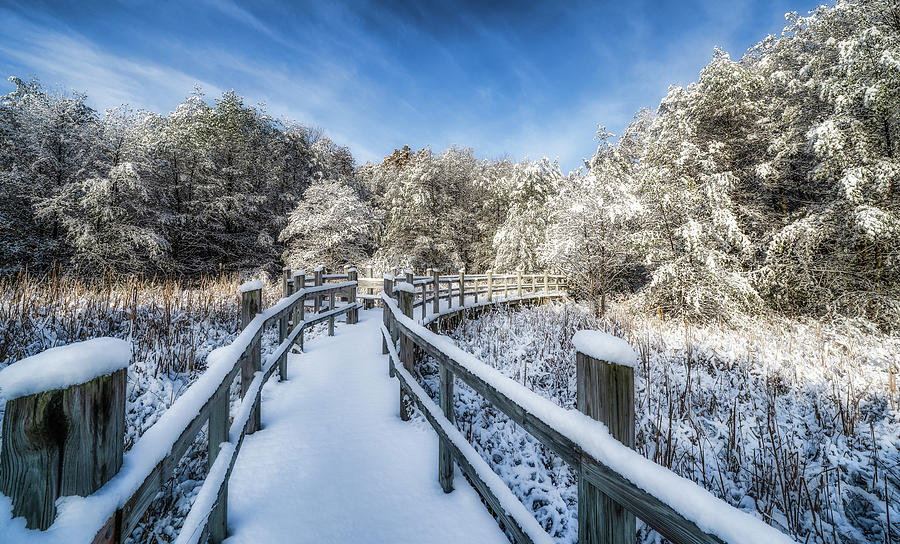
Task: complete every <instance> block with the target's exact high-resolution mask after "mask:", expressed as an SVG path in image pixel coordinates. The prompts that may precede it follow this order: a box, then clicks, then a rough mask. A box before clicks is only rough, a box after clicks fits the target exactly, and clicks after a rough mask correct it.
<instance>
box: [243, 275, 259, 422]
mask: <svg viewBox="0 0 900 544" xmlns="http://www.w3.org/2000/svg"><path fill="white" fill-rule="evenodd" d="M240 290H241V329H244V328H246V327H247V325H249V324H250V322H251V321H253V318H254V317H256V314H258V313H259V312H260V311H262V282H261V281H248V282H247V283H245V284H243V285H241V287H240ZM260 332H261V331H260ZM261 336H262V334H261V333H260V334H257V335H256V337H255V338H254V339H253V341H252V344H251V345H250V353H249V354H247V355H245V356H244V357H243V360H242V362H241V398H244V395H245V394H246V393H247V390H248V389H249V388H250V382H252V381H253V374H255V373H256V371H258V370H262V354H261V352H260V342H261V338H260V337H261ZM250 419H251V420H252V422H251V423H250V426H249V431H248V434H249V433H253V432H256V431H257V430H258V429H260V427H261V424H260V406H259V398H257V399H256V402H255V403H254V404H253V408H252V411H251V412H250Z"/></svg>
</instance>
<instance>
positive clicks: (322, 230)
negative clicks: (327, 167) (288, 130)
mask: <svg viewBox="0 0 900 544" xmlns="http://www.w3.org/2000/svg"><path fill="white" fill-rule="evenodd" d="M378 228H379V218H378V216H377V214H376V213H375V211H374V210H373V209H372V208H371V206H369V204H368V203H366V202H365V201H364V200H363V199H361V198H360V195H359V194H358V193H357V191H356V190H355V189H353V188H352V187H350V186H349V185H347V184H346V183H345V182H343V181H341V180H337V179H324V180H319V181H315V182H313V184H312V185H310V186H309V188H308V189H307V190H306V191H305V192H304V193H303V200H301V201H300V203H299V204H298V205H297V207H296V208H295V209H294V211H292V212H291V214H290V217H289V218H288V222H287V226H286V227H285V228H284V230H283V231H281V234H280V235H279V240H280V241H281V242H282V243H283V244H284V245H285V250H284V254H283V256H282V259H283V261H284V263H285V264H286V265H288V266H290V267H292V268H294V269H299V268H304V267H313V266H316V265H319V264H324V265H325V266H327V267H329V268H332V269H335V268H338V269H339V268H340V267H342V266H343V265H347V264H360V263H362V262H365V261H367V260H368V258H369V257H370V256H371V255H372V252H373V251H374V242H375V235H376V233H377V231H378Z"/></svg>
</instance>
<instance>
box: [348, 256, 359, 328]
mask: <svg viewBox="0 0 900 544" xmlns="http://www.w3.org/2000/svg"><path fill="white" fill-rule="evenodd" d="M347 281H359V272H358V271H357V270H356V269H355V268H352V267H351V268H350V269H348V270H347ZM357 287H359V284H357V285H356V286H354V287H353V288H352V289H350V296H349V297H347V298H348V300H347V302H348V303H350V304H356V289H357ZM347 323H348V324H350V325H354V324H356V323H359V308H354V309H352V310H350V311H349V312H347Z"/></svg>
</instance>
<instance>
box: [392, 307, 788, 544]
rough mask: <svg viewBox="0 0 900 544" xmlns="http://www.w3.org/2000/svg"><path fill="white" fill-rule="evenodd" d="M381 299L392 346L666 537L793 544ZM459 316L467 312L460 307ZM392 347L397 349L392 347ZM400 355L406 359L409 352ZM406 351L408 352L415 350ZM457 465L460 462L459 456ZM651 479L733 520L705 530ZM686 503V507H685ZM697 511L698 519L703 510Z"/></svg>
mask: <svg viewBox="0 0 900 544" xmlns="http://www.w3.org/2000/svg"><path fill="white" fill-rule="evenodd" d="M382 302H383V305H384V308H385V310H384V312H385V322H386V326H385V329H384V331H383V334H384V335H385V336H384V338H385V343H386V344H390V345H393V342H392V341H391V340H392V338H400V339H401V340H403V341H405V342H411V343H412V344H413V345H415V346H416V347H417V348H418V349H419V350H421V351H422V352H423V353H425V354H427V355H429V356H430V357H432V358H433V359H434V360H435V361H437V362H438V364H439V367H440V368H442V369H446V370H447V371H449V372H450V373H451V375H452V376H455V377H457V378H459V379H460V380H462V381H463V382H464V383H466V384H467V385H468V386H469V387H471V388H472V389H473V390H474V391H475V392H476V393H478V394H479V395H481V396H482V397H483V398H484V399H485V400H487V401H488V402H490V403H491V404H492V405H493V406H494V407H495V408H497V409H498V410H500V411H501V412H503V413H504V414H506V416H507V417H509V419H510V420H512V421H513V422H515V423H517V424H518V425H520V426H522V427H523V428H524V429H525V430H526V431H527V432H529V433H530V434H531V435H533V436H534V437H535V438H537V439H538V440H539V441H540V442H541V443H542V444H543V445H544V446H546V447H547V448H549V449H550V450H551V451H553V452H554V453H556V454H557V455H559V456H560V457H561V458H562V459H563V460H564V461H565V462H566V463H568V464H569V465H570V466H571V468H572V470H573V471H574V472H576V473H577V474H580V476H581V477H582V478H584V479H585V481H586V482H588V483H589V484H591V485H592V486H595V487H596V488H597V489H599V490H600V491H601V492H602V493H603V494H605V495H606V496H608V497H609V498H610V499H612V500H613V501H615V502H616V503H618V504H619V505H621V506H622V507H624V508H625V509H626V510H628V511H629V512H632V513H633V514H634V515H635V516H637V517H638V518H640V519H642V520H643V521H644V522H645V523H647V524H648V525H649V526H650V527H652V528H653V529H655V530H656V531H658V532H659V533H660V534H661V535H663V536H664V537H665V538H668V539H669V540H671V541H672V542H675V543H691V544H693V543H710V544H712V543H718V544H721V543H723V542H725V541H728V542H735V543H737V542H754V541H756V539H757V538H759V537H760V536H761V535H765V539H766V540H767V542H792V540H790V538H788V537H787V535H784V534H783V533H781V532H779V531H777V530H776V529H774V528H773V527H771V526H769V525H767V524H765V523H764V522H763V521H762V520H759V519H757V518H754V517H752V516H750V515H749V514H747V513H745V512H742V511H740V510H738V509H736V508H734V507H732V506H731V505H729V504H727V503H726V502H724V501H722V500H720V499H718V498H716V497H715V496H713V495H712V494H711V493H709V492H708V491H706V490H705V489H703V488H701V487H700V486H698V485H697V484H696V483H694V482H692V481H690V480H687V479H685V478H682V477H680V476H678V475H676V474H675V473H673V472H671V471H668V470H666V469H665V468H663V467H660V466H659V465H656V464H655V463H653V462H652V461H650V460H649V459H646V458H645V457H643V456H642V455H640V454H639V453H637V452H635V451H633V450H630V449H628V448H627V447H625V446H623V445H622V444H621V443H618V442H617V441H615V439H613V438H612V437H610V436H609V431H608V429H607V427H606V426H604V425H603V424H601V423H599V422H597V421H594V420H592V419H589V418H587V417H586V416H585V415H584V414H581V413H579V412H577V411H573V410H566V409H564V408H562V407H560V406H558V405H556V404H554V403H552V402H551V401H549V400H547V399H544V398H543V397H541V396H540V395H538V394H537V393H535V392H533V391H531V390H530V389H528V388H527V387H525V386H524V385H522V384H519V383H518V382H515V381H514V380H512V379H510V378H508V377H506V376H503V375H500V374H498V373H497V372H496V371H495V370H494V369H492V368H490V367H488V366H487V365H485V364H484V363H482V362H480V361H478V360H477V359H476V358H475V357H474V356H472V355H470V354H468V353H465V352H464V351H462V350H461V349H459V348H458V347H456V346H455V345H453V344H452V342H449V341H448V340H447V339H446V337H441V336H440V335H438V334H436V333H435V332H433V331H430V330H428V329H427V328H426V327H425V326H423V325H422V324H419V323H416V322H415V321H414V320H413V319H412V318H411V315H404V313H403V312H401V311H400V308H399V307H398V303H397V302H396V301H395V300H394V299H392V298H391V297H388V296H382ZM457 311H460V310H459V309H457ZM388 347H389V348H390V346H388ZM388 352H389V354H390V357H391V359H392V361H391V365H392V367H394V366H398V365H397V362H398V361H400V360H401V359H403V357H402V356H400V355H398V354H397V353H396V351H391V350H390V349H388ZM400 353H401V354H402V353H403V350H401V351H400ZM407 353H409V350H408V349H407ZM407 357H408V355H407ZM400 366H402V365H400ZM409 366H410V363H409V362H407V363H406V367H407V369H408V368H409ZM398 368H399V366H398ZM396 374H397V375H398V376H399V378H400V381H401V387H402V388H403V389H404V391H406V393H407V394H408V395H410V396H411V397H413V398H414V400H415V401H416V402H417V404H419V405H420V407H422V406H423V405H424V404H427V402H433V401H431V399H430V398H427V399H425V398H417V397H419V396H421V395H422V393H423V392H420V390H417V389H416V388H415V387H413V386H412V384H411V383H410V381H411V380H412V373H408V374H409V375H403V374H401V373H400V372H396ZM412 381H414V380H412ZM404 382H405V383H404ZM416 385H417V384H416ZM510 392H515V398H513V397H512V396H510V394H509V393H510ZM548 414H552V423H551V420H548V419H546V418H545V416H546V415H548ZM440 417H443V416H440ZM426 418H427V419H428V420H429V422H430V423H431V424H432V426H433V427H434V428H435V431H436V432H438V434H439V436H441V439H442V440H447V439H448V437H447V436H446V434H447V433H446V432H445V429H446V427H447V426H448V425H449V420H446V421H440V418H439V417H437V416H436V415H435V414H434V413H433V411H429V413H428V414H426ZM439 428H440V429H439ZM582 429H589V431H590V432H589V433H588V434H589V435H590V436H592V437H593V440H592V439H586V438H585V436H584V434H585V433H584V432H583V431H582ZM442 431H444V432H442ZM597 441H599V443H600V444H602V446H600V447H598V446H597V445H596V443H595V442H597ZM454 455H461V453H459V452H455V453H454ZM623 460H624V461H623ZM457 461H459V459H458V458H457ZM468 461H471V459H469V460H468ZM623 464H628V465H632V466H634V467H646V472H647V473H648V476H647V477H646V478H644V479H643V480H642V479H641V478H640V477H637V480H638V481H632V479H631V478H635V473H636V471H631V472H630V474H629V476H625V475H623V474H622V472H620V471H619V470H617V469H616V468H614V467H613V466H612V465H616V466H622V465H623ZM460 466H461V468H463V470H465V471H466V473H467V475H468V476H469V477H470V479H473V481H475V480H476V479H477V475H476V477H473V475H472V474H470V471H467V470H466V468H465V467H464V466H463V463H460ZM651 474H656V475H657V477H663V478H665V479H666V480H670V481H668V482H666V483H667V484H671V485H674V486H675V487H676V489H678V490H679V492H680V493H681V492H683V493H684V494H685V496H692V497H695V498H697V497H698V498H700V499H702V501H703V502H704V503H705V505H706V506H710V505H711V506H712V507H713V509H714V510H716V511H719V512H722V513H725V514H727V515H726V516H722V518H727V519H719V518H718V517H717V516H715V515H712V516H707V519H706V520H705V522H704V528H701V527H700V526H698V524H697V523H696V522H695V521H693V520H691V519H689V518H688V517H687V516H686V515H685V514H684V513H682V511H680V510H679V509H677V508H675V507H673V506H672V505H671V504H669V502H667V501H666V500H664V498H663V497H660V496H658V495H657V494H656V492H655V491H653V489H654V488H653V486H652V485H648V483H647V482H648V481H650V479H652V477H653V476H652V475H651ZM660 475H661V476H660ZM484 487H485V486H484V485H481V484H478V483H476V488H477V489H478V490H479V492H482V493H483V492H484ZM647 488H650V490H648V489H647ZM484 498H485V501H486V502H487V503H488V504H492V505H493V504H495V503H496V501H497V500H498V499H497V498H496V497H484ZM682 503H684V501H682ZM681 506H682V507H684V504H681ZM694 513H695V514H696V511H695V512H694ZM507 514H509V513H507ZM579 514H581V513H579ZM498 515H499V516H500V518H501V520H502V521H504V524H505V525H506V526H507V527H509V525H508V524H507V523H506V522H507V521H514V526H518V527H521V526H522V525H523V523H525V521H523V520H521V519H515V520H507V519H506V518H505V517H504V515H503V514H498ZM735 519H739V521H740V523H738V524H737V525H739V526H742V527H750V528H751V529H752V530H751V531H741V527H734V526H732V524H733V522H734V520H735ZM515 533H516V532H515V531H514V534H515ZM517 536H518V537H520V538H522V542H533V541H535V540H534V539H531V538H530V537H529V536H528V535H525V534H519V535H517Z"/></svg>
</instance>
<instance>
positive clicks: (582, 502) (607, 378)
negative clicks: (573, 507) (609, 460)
mask: <svg viewBox="0 0 900 544" xmlns="http://www.w3.org/2000/svg"><path fill="white" fill-rule="evenodd" d="M576 383H577V400H576V403H577V406H578V410H579V411H581V412H582V413H584V414H586V415H588V416H590V417H592V418H594V419H596V420H598V421H600V422H602V423H604V424H605V425H606V426H607V428H608V429H609V432H610V434H611V435H612V436H613V438H615V439H616V440H618V441H620V442H622V443H623V444H625V445H626V446H628V447H629V448H634V368H632V367H630V366H626V365H619V364H614V363H609V362H606V361H601V360H599V359H595V358H593V357H590V356H589V355H587V354H585V353H583V352H582V351H581V349H578V351H577V352H576ZM635 530H636V528H635V517H634V514H632V513H630V512H628V511H627V510H625V508H623V507H622V506H620V505H619V504H618V503H616V502H614V501H613V500H612V499H610V498H609V497H607V496H606V495H604V494H603V493H601V492H600V491H599V490H598V489H597V488H596V487H594V486H593V485H591V484H589V483H587V482H586V481H585V479H584V478H583V477H581V476H579V478H578V541H579V542H580V543H585V544H600V543H612V544H633V543H634V539H635Z"/></svg>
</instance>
